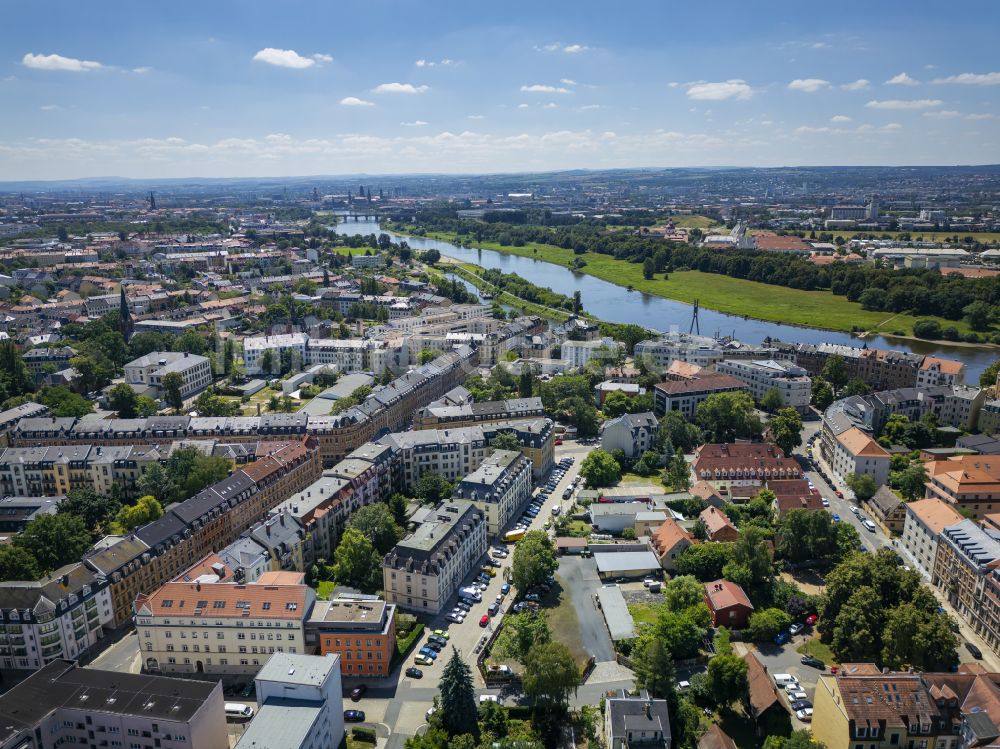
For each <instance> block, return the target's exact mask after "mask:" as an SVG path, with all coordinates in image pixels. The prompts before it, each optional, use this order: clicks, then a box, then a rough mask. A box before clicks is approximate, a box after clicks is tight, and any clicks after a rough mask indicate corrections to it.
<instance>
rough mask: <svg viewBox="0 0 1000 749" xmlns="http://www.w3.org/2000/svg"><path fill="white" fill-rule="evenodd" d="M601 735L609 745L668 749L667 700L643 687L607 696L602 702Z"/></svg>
mask: <svg viewBox="0 0 1000 749" xmlns="http://www.w3.org/2000/svg"><path fill="white" fill-rule="evenodd" d="M604 738H605V742H606V744H607V747H608V749H670V747H671V746H672V739H671V735H670V711H669V709H668V708H667V701H666V700H661V699H654V698H652V697H650V696H649V695H648V694H647V693H646V691H645V690H640V691H639V693H638V694H636V695H630V694H629V693H628V692H627V691H626V690H624V689H623V690H622V691H621V693H620V694H618V695H616V696H614V697H609V698H608V699H607V701H606V703H605V706H604Z"/></svg>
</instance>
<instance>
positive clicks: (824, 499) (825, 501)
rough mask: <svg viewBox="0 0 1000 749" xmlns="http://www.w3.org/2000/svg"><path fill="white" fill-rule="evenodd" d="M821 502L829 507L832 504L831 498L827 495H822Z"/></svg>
mask: <svg viewBox="0 0 1000 749" xmlns="http://www.w3.org/2000/svg"><path fill="white" fill-rule="evenodd" d="M820 503H821V504H822V505H823V506H824V507H829V506H830V500H829V499H827V498H826V497H820Z"/></svg>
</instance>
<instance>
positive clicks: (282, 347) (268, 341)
mask: <svg viewBox="0 0 1000 749" xmlns="http://www.w3.org/2000/svg"><path fill="white" fill-rule="evenodd" d="M308 340H309V337H308V336H307V335H305V334H304V333H283V334H281V335H270V336H269V335H265V336H252V337H247V338H244V339H243V367H244V369H246V372H247V374H249V375H257V374H261V373H262V372H264V371H265V369H267V371H268V372H278V371H280V370H281V362H282V360H283V359H284V360H285V361H290V362H291V369H292V371H298V370H299V369H301V368H302V365H303V364H304V363H305V361H306V342H307V341H308ZM268 351H270V352H271V353H270V354H269V355H266V352H268ZM267 359H270V367H268V368H265V367H264V364H265V363H267Z"/></svg>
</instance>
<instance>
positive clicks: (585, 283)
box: [334, 217, 1000, 384]
mask: <svg viewBox="0 0 1000 749" xmlns="http://www.w3.org/2000/svg"><path fill="white" fill-rule="evenodd" d="M334 229H335V231H336V232H337V233H338V234H343V235H348V236H349V235H352V234H365V235H367V234H378V233H379V232H380V231H381V228H380V226H379V223H378V221H377V220H375V219H374V218H373V217H369V218H368V220H364V217H361V220H357V221H355V220H351V219H349V220H347V221H342V222H341V223H338V224H337V225H336V227H334ZM390 233H391V232H390ZM403 238H405V239H406V241H407V243H408V244H409V245H410V247H412V248H413V249H415V250H421V251H422V250H430V249H435V250H437V251H438V252H440V253H441V254H442V255H447V256H448V257H453V258H457V259H458V260H463V261H465V262H469V263H475V264H476V265H480V266H482V267H484V268H499V269H500V270H502V271H503V272H504V273H517V274H518V275H519V276H521V277H522V278H525V279H527V280H529V281H531V283H533V284H537V285H538V286H547V287H549V288H550V289H552V290H553V291H556V292H559V293H560V294H565V295H566V296H572V295H573V292H574V291H577V290H579V291H580V294H581V297H582V301H583V308H584V309H585V310H586V311H587V312H589V313H590V314H592V315H594V316H595V317H598V318H600V319H602V320H607V321H608V322H617V323H635V324H636V325H642V326H643V327H646V328H653V329H654V330H662V331H667V330H671V329H674V328H676V329H678V330H681V331H685V332H686V331H687V330H689V329H690V327H691V316H692V311H693V308H692V306H691V305H690V304H686V303H684V302H676V301H673V300H672V299H664V298H663V297H658V296H652V295H650V294H643V293H641V292H639V291H628V290H627V289H625V288H624V287H622V286H616V285H615V284H613V283H609V282H607V281H603V280H601V279H599V278H595V277H594V276H588V275H587V274H586V273H579V272H575V271H571V270H570V269H569V268H564V267H563V266H561V265H556V264H554V263H549V262H546V261H544V260H536V259H534V258H530V257H523V256H521V255H505V254H503V253H502V252H496V251H494V250H482V249H472V248H469V247H459V246H458V245H455V244H452V243H451V242H444V241H441V240H439V239H428V238H425V237H411V236H406V237H403ZM698 329H699V330H700V331H701V333H702V334H703V335H720V336H732V337H734V338H737V339H739V340H741V341H746V342H748V343H760V342H761V341H763V340H764V339H765V338H777V339H780V340H782V341H792V342H795V343H839V344H844V345H847V346H861V345H862V344H863V341H862V340H861V339H859V338H855V337H854V336H852V335H850V334H849V333H840V332H837V331H832V330H822V329H820V328H806V327H799V326H796V325H783V324H781V323H775V322H767V321H765V320H754V319H752V318H742V317H739V316H736V315H727V314H724V313H722V312H716V311H715V310H710V309H705V308H701V309H700V310H699V311H698ZM867 341H868V345H869V346H874V347H878V348H891V349H895V350H897V351H910V352H913V353H917V354H931V355H935V356H943V357H947V358H951V359H960V360H961V361H963V362H964V363H965V368H966V378H965V379H966V381H967V382H969V383H970V384H974V383H977V382H978V381H979V375H980V374H981V373H982V371H983V370H984V369H986V367H988V366H989V365H990V364H992V363H993V362H994V361H995V360H996V359H998V358H1000V351H998V350H997V349H995V348H990V347H982V346H950V345H947V344H937V343H930V342H926V341H911V340H901V339H898V338H893V337H891V336H882V335H879V336H873V337H871V338H868V339H867Z"/></svg>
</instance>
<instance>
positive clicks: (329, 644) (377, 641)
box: [306, 595, 396, 679]
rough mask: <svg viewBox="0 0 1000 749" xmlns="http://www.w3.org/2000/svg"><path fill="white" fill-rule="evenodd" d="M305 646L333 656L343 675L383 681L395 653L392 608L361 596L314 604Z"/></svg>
mask: <svg viewBox="0 0 1000 749" xmlns="http://www.w3.org/2000/svg"><path fill="white" fill-rule="evenodd" d="M306 644H307V645H308V646H309V647H310V648H315V650H316V652H318V653H319V654H320V655H331V654H336V655H337V656H338V659H339V661H340V672H341V674H342V675H343V676H348V677H350V676H355V677H361V676H363V677H365V678H366V679H371V678H377V679H383V678H386V677H388V676H389V674H390V673H391V670H392V669H391V661H392V656H393V654H394V653H395V652H396V606H395V604H392V603H386V602H385V601H382V600H379V599H378V598H377V597H375V596H362V595H354V596H346V595H341V596H340V597H339V598H335V599H333V600H332V601H317V602H316V605H315V606H314V607H313V612H312V616H310V617H309V620H308V621H307V622H306Z"/></svg>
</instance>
